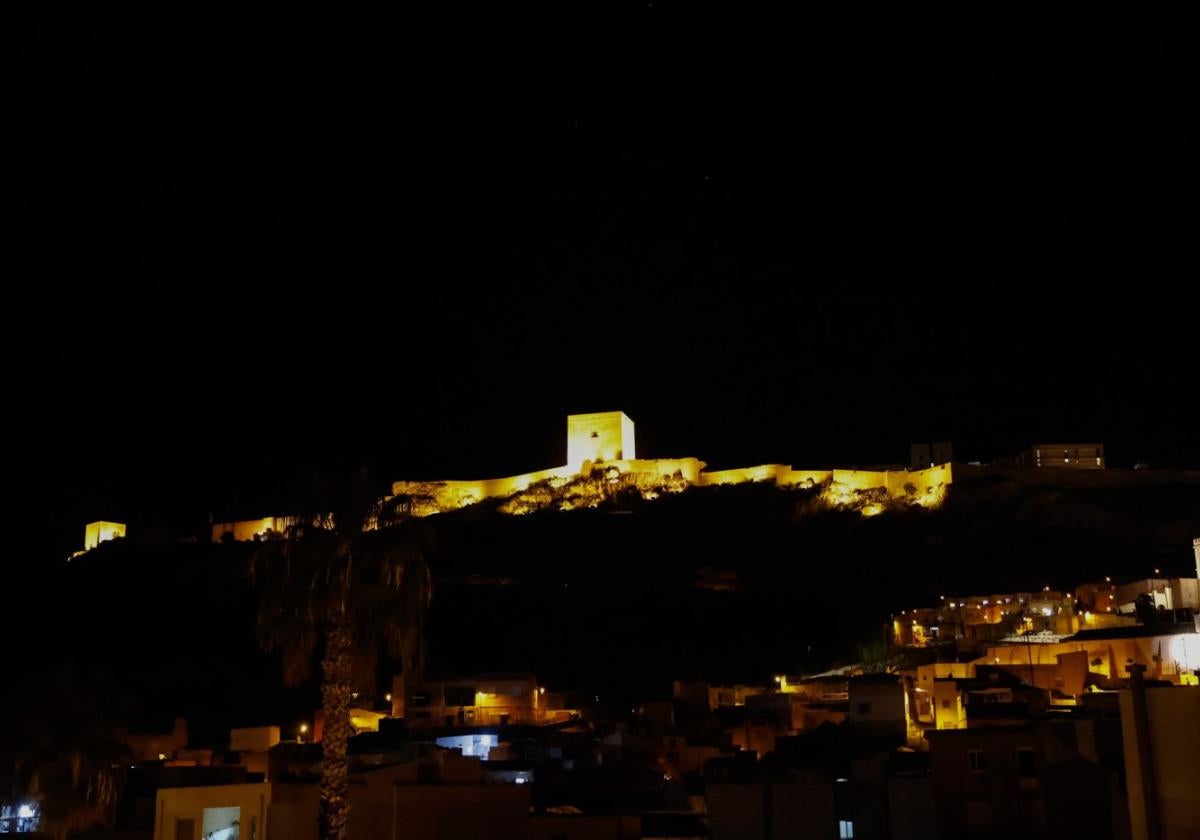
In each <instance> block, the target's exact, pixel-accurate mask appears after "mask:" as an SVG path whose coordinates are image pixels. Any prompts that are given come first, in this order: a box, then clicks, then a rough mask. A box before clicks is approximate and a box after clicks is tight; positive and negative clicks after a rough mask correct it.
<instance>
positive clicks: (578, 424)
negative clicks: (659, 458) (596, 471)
mask: <svg viewBox="0 0 1200 840" xmlns="http://www.w3.org/2000/svg"><path fill="white" fill-rule="evenodd" d="M636 457H637V452H636V450H635V449H634V443H633V421H632V420H630V419H629V418H628V417H626V416H625V412H623V411H603V412H600V413H598V414H569V415H567V466H568V467H572V468H573V469H579V468H580V467H581V466H582V465H583V462H584V461H591V462H592V463H602V462H605V461H628V460H632V459H634V458H636Z"/></svg>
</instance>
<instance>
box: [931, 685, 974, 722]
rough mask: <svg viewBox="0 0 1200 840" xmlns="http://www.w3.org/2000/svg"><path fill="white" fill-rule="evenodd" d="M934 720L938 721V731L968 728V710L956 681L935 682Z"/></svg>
mask: <svg viewBox="0 0 1200 840" xmlns="http://www.w3.org/2000/svg"><path fill="white" fill-rule="evenodd" d="M933 719H934V720H935V721H937V728H938V729H966V728H967V708H966V706H965V705H964V704H963V698H962V692H961V691H959V690H958V683H956V682H955V681H954V680H952V679H940V680H934V683H933Z"/></svg>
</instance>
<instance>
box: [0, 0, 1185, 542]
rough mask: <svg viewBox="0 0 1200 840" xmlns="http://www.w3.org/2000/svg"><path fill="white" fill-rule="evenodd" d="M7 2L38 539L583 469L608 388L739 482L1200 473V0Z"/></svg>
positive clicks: (19, 363)
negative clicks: (358, 484) (508, 4)
mask: <svg viewBox="0 0 1200 840" xmlns="http://www.w3.org/2000/svg"><path fill="white" fill-rule="evenodd" d="M439 14H441V15H442V17H439V16H438V15H439ZM493 14H494V13H493ZM331 15H336V17H329V16H331ZM5 17H6V18H7V20H6V21H5V24H4V25H3V27H2V28H3V30H4V32H5V34H4V36H3V37H4V42H5V43H4V50H3V51H4V53H5V54H6V64H7V66H8V69H9V72H6V73H5V74H4V75H5V77H6V81H5V83H4V84H5V86H6V91H5V100H6V102H7V103H8V105H7V106H6V108H5V111H6V117H5V119H4V120H3V121H2V123H3V125H2V127H0V132H3V135H2V136H3V137H4V146H5V148H6V151H5V153H4V159H5V164H4V166H5V174H4V184H5V187H4V189H3V194H4V204H5V209H6V215H8V214H10V213H11V214H12V216H13V218H14V221H15V224H14V225H13V226H12V227H11V229H12V230H15V231H16V232H17V234H18V235H17V236H16V237H15V239H16V240H17V242H18V243H19V245H18V247H17V248H16V249H14V251H13V253H15V254H16V255H17V257H18V264H17V266H16V267H15V269H14V270H13V271H12V272H11V273H10V274H9V279H10V283H9V288H8V295H9V297H10V300H9V306H8V307H6V308H7V309H8V318H6V321H7V324H6V337H5V345H6V355H7V357H8V360H9V364H8V370H9V375H10V377H11V379H12V380H14V381H15V385H16V388H15V397H16V398H15V399H10V401H9V407H10V420H15V427H14V429H13V431H11V432H10V435H11V437H10V441H9V444H10V448H11V451H12V452H13V457H14V458H15V459H16V461H17V471H16V472H17V475H18V476H19V477H20V480H19V481H18V482H17V485H16V488H15V489H16V490H17V491H18V493H19V494H20V495H23V496H25V497H26V498H28V499H30V500H32V502H33V504H32V505H31V506H30V507H31V508H32V510H31V512H30V513H29V514H28V515H27V517H26V521H28V522H30V523H32V524H34V525H35V526H36V527H35V528H34V529H32V531H33V532H34V533H37V534H39V535H47V534H48V535H50V537H49V539H46V538H44V537H43V536H39V540H38V541H37V542H36V543H33V542H31V546H34V547H32V548H31V549H30V550H31V551H33V552H34V554H35V555H36V556H39V557H45V558H46V559H48V560H49V559H57V558H59V557H61V556H62V555H63V554H64V553H65V552H66V551H67V550H70V549H71V548H74V547H77V544H78V543H79V542H80V541H81V539H82V525H83V523H84V522H85V521H88V520H91V519H96V518H115V519H118V520H121V521H129V522H131V523H135V522H140V523H143V524H145V525H163V526H169V527H172V528H179V529H183V530H187V529H188V528H194V527H195V525H194V523H195V522H196V521H197V520H200V521H203V520H205V519H206V518H207V515H208V513H209V512H215V513H216V514H217V515H218V516H220V515H234V516H244V517H248V516H251V515H262V514H266V513H271V512H276V508H277V507H278V506H279V504H280V500H284V501H286V499H288V498H289V495H288V494H289V493H290V492H292V490H293V489H294V486H295V482H296V481H297V480H298V476H299V475H300V474H301V473H302V472H303V471H305V470H308V469H322V470H339V469H349V468H354V467H357V466H360V465H363V464H367V465H370V466H371V467H372V468H373V469H374V470H375V471H376V472H377V473H378V474H379V475H381V476H382V477H384V478H387V479H393V478H436V477H486V476H491V475H499V474H509V473H515V472H524V471H527V470H531V469H537V468H541V467H545V466H551V465H554V464H559V463H561V462H562V460H563V458H564V457H565V419H564V416H565V415H566V414H567V413H569V412H574V411H597V410H611V409H623V410H625V411H626V412H627V413H628V414H629V415H630V416H631V417H633V419H634V420H635V422H636V423H637V427H638V450H639V453H640V454H643V455H645V456H683V455H695V456H698V457H700V458H701V459H703V460H705V461H707V462H708V463H709V464H710V465H711V466H713V467H715V468H719V467H726V466H744V465H749V464H754V463H762V462H783V463H793V464H796V465H797V466H813V467H818V466H827V465H835V464H836V465H846V466H849V465H878V464H888V463H905V462H906V461H907V453H908V445H909V443H910V442H913V441H917V440H930V439H935V440H941V439H950V440H952V441H954V443H955V446H956V452H957V453H958V455H959V457H961V458H963V459H967V458H971V459H975V458H983V459H989V458H991V457H992V456H998V455H1004V454H1011V453H1013V452H1015V451H1017V450H1018V449H1020V448H1023V447H1025V446H1028V445H1029V444H1030V443H1033V442H1035V441H1049V440H1065V441H1072V440H1081V441H1084V440H1086V441H1091V440H1100V441H1103V442H1104V443H1105V444H1106V446H1107V447H1108V454H1109V458H1110V463H1111V464H1112V465H1113V466H1116V467H1128V466H1131V465H1132V464H1133V463H1134V462H1135V461H1149V462H1150V463H1151V464H1152V465H1153V466H1155V467H1159V466H1161V467H1170V466H1183V467H1192V468H1200V445H1198V438H1200V434H1198V433H1197V426H1198V425H1200V424H1198V423H1197V421H1196V412H1195V409H1194V407H1193V402H1194V399H1195V397H1196V396H1197V394H1196V392H1197V382H1198V381H1200V377H1198V376H1197V374H1196V371H1197V357H1198V356H1200V354H1198V353H1197V339H1196V326H1197V320H1196V315H1195V312H1196V310H1195V304H1194V302H1193V300H1194V296H1195V292H1194V288H1195V277H1196V276H1197V272H1196V265H1195V263H1196V260H1195V254H1196V250H1195V248H1194V244H1195V243H1194V242H1192V241H1191V240H1192V238H1193V237H1194V233H1195V230H1196V229H1197V222H1198V221H1200V220H1198V219H1197V215H1198V214H1197V204H1196V196H1197V195H1200V190H1198V189H1197V188H1198V187H1200V177H1198V176H1200V155H1197V154H1195V149H1196V148H1200V136H1198V135H1200V132H1198V131H1197V128H1198V126H1200V116H1198V109H1197V99H1196V95H1195V92H1196V90H1197V89H1200V88H1198V86H1197V81H1198V79H1197V73H1196V67H1195V63H1194V55H1195V53H1194V48H1195V43H1194V38H1195V33H1196V31H1197V21H1196V13H1195V11H1194V9H1192V8H1191V7H1189V5H1188V4H1186V3H1177V4H1164V5H1161V6H1156V8H1155V10H1150V9H1134V8H1127V7H1125V8H1122V7H1118V6H1117V5H1115V4H1099V5H1096V4H1088V5H1080V6H1079V7H1078V8H1073V9H1068V8H1066V7H1064V8H1063V9H1061V10H1058V9H1052V8H1040V9H1026V8H1017V7H1011V6H984V7H979V6H975V7H972V8H970V9H964V8H961V7H958V6H950V5H946V6H945V7H942V8H941V9H940V10H939V9H937V8H934V7H929V8H928V9H926V10H924V11H921V12H919V13H914V12H909V11H903V12H901V11H897V10H895V9H874V10H872V9H870V8H868V7H861V8H859V7H856V8H855V9H854V10H849V9H847V10H844V11H839V12H834V11H831V10H805V11H803V12H802V13H801V14H799V15H798V16H796V17H792V18H787V19H782V18H781V19H778V20H769V19H766V18H760V17H758V16H757V13H752V12H749V11H748V10H745V9H743V8H742V7H740V6H737V5H730V6H729V7H727V8H725V9H724V10H721V9H715V10H713V11H705V12H699V11H696V10H694V9H691V8H689V7H688V6H686V5H684V4H679V5H676V4H672V3H659V2H654V3H639V4H627V5H621V4H616V5H614V4H583V5H576V6H573V8H572V10H570V11H563V10H558V11H551V12H547V11H544V10H538V11H528V12H526V13H524V16H522V17H519V18H515V17H499V16H497V17H494V18H491V19H487V18H485V17H482V16H480V15H478V14H476V13H475V12H473V11H468V10H466V9H464V8H455V9H449V10H446V11H445V12H441V13H438V12H432V11H428V10H426V11H421V12H408V11H405V12H403V13H401V12H399V11H396V12H392V13H391V14H390V16H388V17H380V18H378V19H372V18H367V17H356V16H352V15H351V14H350V13H349V12H348V11H333V10H330V9H327V10H325V11H323V12H320V13H300V12H295V11H293V10H290V9H289V10H287V11H277V12H270V13H268V12H265V11H259V10H249V9H247V8H244V7H243V6H242V5H240V4H212V3H205V4H199V3H180V4H173V5H172V7H171V8H170V9H156V10H153V11H147V10H133V9H112V8H99V7H95V6H92V5H87V4H81V5H79V6H75V7H65V8H56V9H50V8H45V7H44V4H37V3H28V4H11V5H10V6H9V7H7V9H6V12H5ZM1189 51H1190V52H1189ZM6 262H7V260H6ZM10 390H11V386H10ZM26 476H27V477H28V478H26Z"/></svg>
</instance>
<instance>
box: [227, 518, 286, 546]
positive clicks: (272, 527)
mask: <svg viewBox="0 0 1200 840" xmlns="http://www.w3.org/2000/svg"><path fill="white" fill-rule="evenodd" d="M299 522H300V520H299V518H298V517H295V516H265V517H263V518H262V519H243V520H240V521H238V522H214V523H213V526H212V541H213V542H215V543H218V542H222V541H223V540H230V539H231V540H235V541H237V542H254V541H256V540H262V539H267V538H269V537H271V536H275V535H279V536H282V535H284V534H286V533H287V532H288V529H289V528H292V527H294V526H295V525H297V524H299Z"/></svg>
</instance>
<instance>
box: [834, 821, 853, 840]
mask: <svg viewBox="0 0 1200 840" xmlns="http://www.w3.org/2000/svg"><path fill="white" fill-rule="evenodd" d="M838 838H839V840H853V838H854V820H838Z"/></svg>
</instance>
